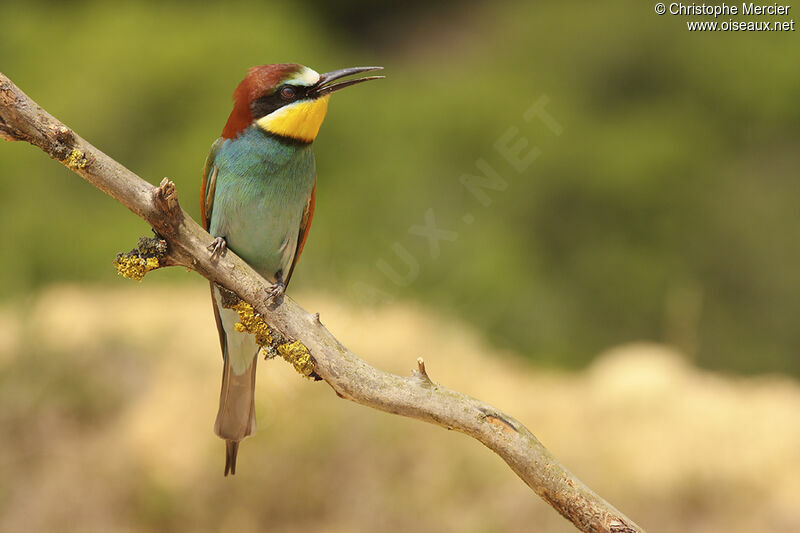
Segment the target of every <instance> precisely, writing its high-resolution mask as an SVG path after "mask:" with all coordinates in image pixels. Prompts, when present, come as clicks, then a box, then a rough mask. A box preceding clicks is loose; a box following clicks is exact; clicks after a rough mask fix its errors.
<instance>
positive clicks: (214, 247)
mask: <svg viewBox="0 0 800 533" xmlns="http://www.w3.org/2000/svg"><path fill="white" fill-rule="evenodd" d="M227 250H228V244H227V243H226V242H225V237H216V238H215V239H214V240H213V241H211V244H209V245H208V251H210V252H211V260H212V261H214V260H216V259H217V258H219V257H220V256H223V255H225V252H226V251H227Z"/></svg>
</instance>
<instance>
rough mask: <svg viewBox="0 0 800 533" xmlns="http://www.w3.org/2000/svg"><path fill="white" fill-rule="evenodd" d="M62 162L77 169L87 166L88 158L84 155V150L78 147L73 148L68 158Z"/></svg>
mask: <svg viewBox="0 0 800 533" xmlns="http://www.w3.org/2000/svg"><path fill="white" fill-rule="evenodd" d="M62 163H64V164H65V165H67V166H68V167H69V168H71V169H72V170H77V169H81V168H83V167H85V166H86V158H85V157H84V155H83V152H81V151H80V150H78V149H77V148H73V149H72V151H71V152H70V153H69V155H68V156H67V157H66V159H64V160H63V161H62Z"/></svg>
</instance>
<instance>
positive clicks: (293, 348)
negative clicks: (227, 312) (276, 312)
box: [218, 286, 318, 379]
mask: <svg viewBox="0 0 800 533" xmlns="http://www.w3.org/2000/svg"><path fill="white" fill-rule="evenodd" d="M218 288H219V290H220V292H221V294H222V306H223V307H225V308H226V309H233V310H234V311H236V312H237V313H238V314H239V322H237V323H236V324H234V325H233V327H234V328H235V329H236V331H238V332H239V333H250V334H251V335H254V336H255V338H256V344H258V345H259V346H260V347H261V348H262V349H264V351H265V352H266V353H267V354H274V353H275V352H276V351H277V353H278V355H280V356H281V357H283V358H284V360H286V362H288V363H289V364H291V365H292V366H293V367H294V369H295V370H296V371H297V372H298V373H299V374H300V375H302V376H304V377H307V378H313V377H314V358H313V357H311V353H310V352H309V351H308V348H306V347H305V345H304V344H303V343H302V342H300V341H294V342H283V343H281V340H282V339H281V338H280V337H278V338H275V337H273V335H272V332H271V331H270V329H269V326H268V325H267V323H266V322H264V319H263V318H262V317H261V315H260V314H258V313H257V312H256V311H255V309H253V306H252V305H250V304H249V303H247V302H245V301H244V300H242V299H240V298H239V297H238V296H236V294H235V293H234V292H232V291H229V290H228V289H225V288H223V287H219V286H218ZM316 379H318V378H316Z"/></svg>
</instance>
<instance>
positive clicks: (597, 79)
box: [0, 0, 800, 532]
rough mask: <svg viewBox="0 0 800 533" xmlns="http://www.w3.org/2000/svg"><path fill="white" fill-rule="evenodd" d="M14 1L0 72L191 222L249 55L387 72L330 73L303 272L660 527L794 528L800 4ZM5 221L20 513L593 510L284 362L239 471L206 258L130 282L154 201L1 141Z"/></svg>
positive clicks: (11, 436) (3, 419)
mask: <svg viewBox="0 0 800 533" xmlns="http://www.w3.org/2000/svg"><path fill="white" fill-rule="evenodd" d="M790 13H791V12H790ZM790 18H792V17H791V15H790V17H782V18H781V17H767V18H765V19H757V20H773V19H775V20H781V21H783V20H789V19H790ZM739 19H740V20H748V19H745V18H741V17H740V18H739ZM0 20H2V21H3V31H2V32H0V71H2V72H3V73H5V74H6V75H8V76H9V77H10V78H11V79H12V80H13V81H14V82H15V83H16V84H17V85H19V87H20V88H21V89H22V90H24V91H25V92H26V93H27V94H28V95H30V96H31V97H32V98H33V99H34V100H36V101H37V102H38V103H39V104H40V105H42V106H43V107H44V108H45V109H47V110H48V111H49V112H51V113H52V114H53V115H55V116H56V117H58V118H59V119H61V120H62V121H64V122H65V123H66V124H68V125H69V126H71V127H72V128H74V129H75V131H76V132H78V133H79V134H80V135H81V136H83V137H84V138H86V139H87V140H89V141H90V142H92V143H93V144H94V145H95V146H97V147H98V148H100V149H102V150H104V151H105V152H106V153H108V154H109V155H111V156H112V157H114V158H116V159H117V160H118V161H120V162H121V163H123V164H125V165H126V166H128V167H129V168H130V169H132V170H133V171H135V172H137V173H138V174H139V175H141V176H142V177H144V178H145V179H148V180H149V181H150V182H152V183H157V182H158V181H160V180H161V178H162V177H164V176H168V177H170V178H171V179H173V180H174V181H175V183H176V184H177V186H178V191H179V196H180V199H181V204H182V206H183V207H184V208H185V209H187V210H189V212H190V213H192V214H193V215H194V216H195V217H197V216H198V214H199V208H198V203H199V182H200V174H201V170H202V165H203V162H204V159H205V156H206V154H207V152H208V149H209V147H210V145H211V143H212V142H213V140H214V139H215V138H216V137H217V136H218V135H219V133H220V131H221V129H222V126H223V125H224V123H225V120H226V119H227V115H228V113H229V112H230V109H231V94H232V92H233V89H234V88H235V86H236V84H237V83H238V82H239V81H240V80H241V78H242V77H243V76H244V74H245V73H246V70H247V69H248V68H249V67H250V66H252V65H257V64H263V63H273V62H283V61H293V62H300V63H303V64H306V65H308V66H310V67H312V68H314V69H316V70H318V71H320V72H322V71H327V70H333V69H337V68H341V67H347V66H356V65H370V64H379V65H383V66H384V67H385V68H386V72H385V73H386V75H387V79H386V80H383V81H381V82H376V83H371V84H368V85H364V86H361V87H358V88H354V89H351V90H349V91H344V92H342V93H339V94H337V95H336V96H335V97H334V98H333V99H332V104H331V106H330V110H329V113H328V117H327V120H326V122H325V124H324V126H323V128H322V131H321V133H320V136H319V138H318V140H317V141H316V142H315V153H316V156H317V167H318V172H319V184H318V196H317V209H316V212H315V219H314V226H313V230H312V232H311V236H310V239H309V242H308V245H307V246H306V248H305V252H304V256H303V261H301V262H300V264H299V267H298V269H297V271H296V273H295V276H294V278H293V282H292V287H291V288H290V294H291V296H292V297H294V298H295V299H297V300H298V301H299V302H300V303H301V304H302V305H304V306H305V307H306V308H307V309H310V310H313V311H320V312H321V314H322V317H323V321H324V322H325V323H326V325H327V326H328V327H329V328H330V329H331V331H333V332H334V333H335V334H336V335H337V336H338V338H339V339H340V340H342V341H343V342H344V343H345V344H347V345H348V346H350V347H351V348H353V349H355V350H356V351H357V353H360V354H361V355H362V356H363V357H364V358H365V359H367V360H368V361H370V362H371V363H373V364H375V365H376V366H379V367H380V368H383V369H386V370H389V371H393V372H397V373H404V374H405V373H408V372H410V371H411V368H412V367H413V365H414V364H415V363H414V360H415V359H416V357H418V356H420V355H422V356H424V357H425V358H426V361H427V362H428V368H429V370H430V372H431V374H432V376H433V378H434V379H435V380H438V381H440V382H441V383H442V384H443V385H446V386H449V387H453V388H457V389H459V390H461V391H463V392H466V393H468V394H471V395H473V396H476V397H479V398H481V399H483V400H485V401H488V402H489V403H493V404H495V405H497V406H498V407H500V408H503V409H506V410H508V411H509V412H510V413H512V414H514V415H515V416H516V417H517V418H519V419H520V420H521V421H522V422H523V423H525V424H527V425H528V426H529V427H530V428H531V430H532V431H533V432H534V433H535V434H537V436H538V437H540V438H541V440H542V441H543V442H544V443H545V445H547V446H548V447H549V448H550V449H551V451H552V452H553V453H554V454H555V455H556V456H557V457H559V458H560V459H561V460H562V461H563V462H564V464H565V465H566V466H567V467H568V468H570V469H571V470H573V471H574V472H575V473H576V474H577V475H578V476H579V477H580V478H582V479H583V480H584V481H586V482H587V483H588V484H589V485H590V486H592V487H593V488H594V489H596V490H597V491H598V492H599V493H601V494H602V495H603V496H605V497H607V498H608V499H609V500H610V501H611V502H612V503H614V504H615V505H616V506H618V507H619V508H620V509H622V510H623V511H624V512H625V513H626V514H628V515H629V516H631V517H632V518H633V519H634V520H636V521H637V522H638V523H639V524H641V525H642V526H644V527H645V528H648V529H650V530H651V531H752V530H753V529H760V530H770V531H797V530H800V481H798V480H800V421H798V417H797V413H798V412H800V385H798V382H797V378H798V376H800V328H798V326H797V317H798V316H800V268H799V267H800V246H798V236H800V216H798V215H800V211H799V210H798V198H800V181H798V179H797V168H798V163H800V150H798V148H797V146H798V141H800V105H799V104H798V101H799V100H798V97H800V70H799V69H798V68H797V65H798V63H799V60H800V43H798V39H797V32H790V33H753V32H730V33H729V32H709V33H694V32H689V31H687V29H686V20H689V19H687V18H683V17H672V16H668V15H667V16H658V15H656V14H655V13H654V11H653V5H651V4H642V3H641V2H634V1H633V0H623V1H621V2H617V3H614V4H613V5H607V4H598V3H593V2H588V1H582V2H578V3H577V4H575V3H572V4H570V5H565V4H563V3H559V2H555V1H541V2H509V1H499V2H488V1H481V0H472V1H465V2H454V1H452V2H448V1H439V2H421V1H410V2H405V3H403V4H402V5H400V4H397V5H395V4H389V3H372V2H366V1H364V0H348V1H345V2H340V3H337V4H333V3H327V2H322V1H321V0H305V1H298V2H293V3H267V2H255V1H249V2H248V1H242V2H229V3H224V4H223V3H218V4H215V5H208V6H199V5H197V4H195V3H190V2H173V3H168V2H162V3H159V4H157V5H156V4H155V3H153V4H149V3H144V2H138V3H137V2H128V3H121V4H120V3H116V4H115V3H108V2H105V3H104V2H25V3H24V4H23V3H21V2H2V3H0ZM697 20H706V19H703V18H700V17H698V18H697ZM709 20H710V19H709ZM718 20H720V21H721V20H727V18H723V19H718ZM749 20H755V19H753V18H752V17H751V18H750V19H749ZM515 145H517V146H516V147H515ZM514 150H517V151H518V152H519V156H518V157H512V156H510V155H509V151H512V152H513V151H514ZM487 175H488V176H490V177H492V179H493V181H492V183H490V184H489V185H491V186H486V185H487V183H484V184H483V185H484V186H476V183H478V182H479V180H480V179H481V178H480V176H487ZM483 179H485V178H483ZM433 227H435V228H436V229H437V230H441V231H444V232H446V233H436V235H437V236H438V237H437V238H435V239H433V240H431V239H429V238H428V237H427V235H430V231H431V228H433ZM0 228H2V230H3V238H4V252H3V254H2V259H0V277H2V279H3V280H4V281H5V282H4V283H2V284H0V428H1V429H0V530H3V531H19V530H22V529H24V530H28V531H48V530H52V529H53V528H59V529H62V530H67V531H69V530H76V531H78V530H81V531H85V530H87V529H88V530H99V529H104V530H113V531H149V530H153V529H160V530H175V531H183V530H186V529H192V530H196V531H204V530H208V531H215V530H220V529H223V528H233V527H235V528H238V529H239V530H242V531H261V530H270V531H372V530H375V529H378V528H382V529H384V530H388V531H411V530H414V531H476V532H478V531H480V532H483V531H528V530H534V529H535V530H541V531H571V530H572V528H571V526H570V525H569V524H568V523H566V522H565V521H564V520H563V519H562V518H560V517H559V516H558V515H557V514H556V513H555V512H554V511H552V510H551V509H550V508H549V507H548V506H547V505H546V504H545V503H543V502H541V501H540V500H539V499H538V498H536V497H535V496H534V495H533V494H532V493H530V491H529V490H528V489H527V487H525V486H524V484H523V483H522V482H521V481H519V480H518V479H517V478H516V477H515V476H514V475H513V474H512V473H511V472H510V471H509V470H508V469H507V468H506V467H505V465H504V464H503V463H502V462H501V461H500V460H499V459H497V458H496V457H494V456H493V455H491V454H490V453H489V452H487V451H486V450H484V449H482V448H481V447H480V445H478V444H477V443H474V442H471V441H470V440H469V439H467V438H465V437H462V436H459V435H454V434H451V433H448V432H444V431H441V430H440V429H438V428H434V427H428V426H426V425H423V424H420V423H418V422H414V421H408V420H404V419H399V418H397V417H390V416H389V415H384V414H381V413H376V412H371V411H370V410H368V409H364V408H361V407H358V406H355V405H352V404H348V403H346V402H341V401H338V400H336V397H335V395H334V394H333V393H332V392H331V391H330V389H328V388H327V387H326V386H324V385H322V384H316V385H312V384H310V383H308V382H304V381H301V380H300V379H298V378H297V377H296V376H295V375H293V373H292V372H291V370H290V369H288V368H285V367H286V365H284V364H283V363H281V362H278V361H275V362H268V363H266V364H264V365H262V367H261V369H260V372H259V384H258V386H259V393H258V401H259V405H258V413H259V426H260V431H259V433H258V434H257V435H256V436H255V437H254V438H251V439H249V440H248V441H247V442H246V443H245V444H244V445H243V446H242V455H241V459H240V463H241V465H240V473H239V474H237V476H236V478H234V479H223V478H222V475H221V472H222V466H223V452H222V449H223V446H222V443H221V442H220V441H219V440H218V439H217V438H216V437H215V436H214V435H213V433H212V431H211V426H212V423H213V419H214V414H215V412H216V403H217V390H218V386H219V384H218V383H219V370H220V368H219V367H220V358H219V354H218V344H217V341H216V339H215V338H214V336H215V331H214V326H213V318H212V315H211V310H210V306H209V305H208V302H207V285H206V283H205V282H204V281H203V280H202V279H201V278H199V276H197V275H192V274H187V273H186V272H185V271H181V270H177V269H175V270H174V271H158V272H154V273H151V274H150V275H148V277H147V280H146V281H145V282H144V283H143V284H142V285H135V284H134V283H132V282H128V281H124V280H122V279H120V278H118V277H117V275H116V273H115V271H114V269H113V267H112V266H111V261H112V259H113V258H114V256H115V255H116V253H117V252H119V251H123V250H128V249H130V248H131V247H132V246H133V245H134V244H135V242H136V239H137V238H138V237H139V236H140V235H147V234H148V233H149V228H148V226H147V225H146V224H145V223H144V222H142V221H141V220H139V219H138V218H136V217H135V216H132V215H131V214H130V213H129V212H128V211H127V210H125V209H124V208H123V207H121V206H120V205H118V204H117V203H116V202H114V201H113V200H111V199H109V198H108V197H106V196H105V195H104V194H102V193H101V192H99V191H98V190H96V189H94V188H93V187H92V186H90V185H88V184H87V183H85V182H83V181H82V180H80V179H78V178H76V177H75V176H74V175H73V174H71V173H70V172H69V171H68V170H66V169H65V168H63V167H62V166H61V165H59V164H57V163H56V162H54V161H52V160H49V159H48V158H47V157H45V156H44V155H43V154H42V153H41V152H40V151H39V150H38V149H36V148H33V147H31V146H28V145H25V144H22V143H0Z"/></svg>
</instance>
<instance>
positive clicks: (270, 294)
mask: <svg viewBox="0 0 800 533" xmlns="http://www.w3.org/2000/svg"><path fill="white" fill-rule="evenodd" d="M266 292H267V303H269V302H273V301H275V300H277V299H278V298H280V297H281V296H283V293H284V292H286V284H285V283H284V282H283V276H282V275H281V273H280V272H278V273H277V275H276V276H275V283H273V284H272V286H271V287H270V288H268V289H267V290H266Z"/></svg>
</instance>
